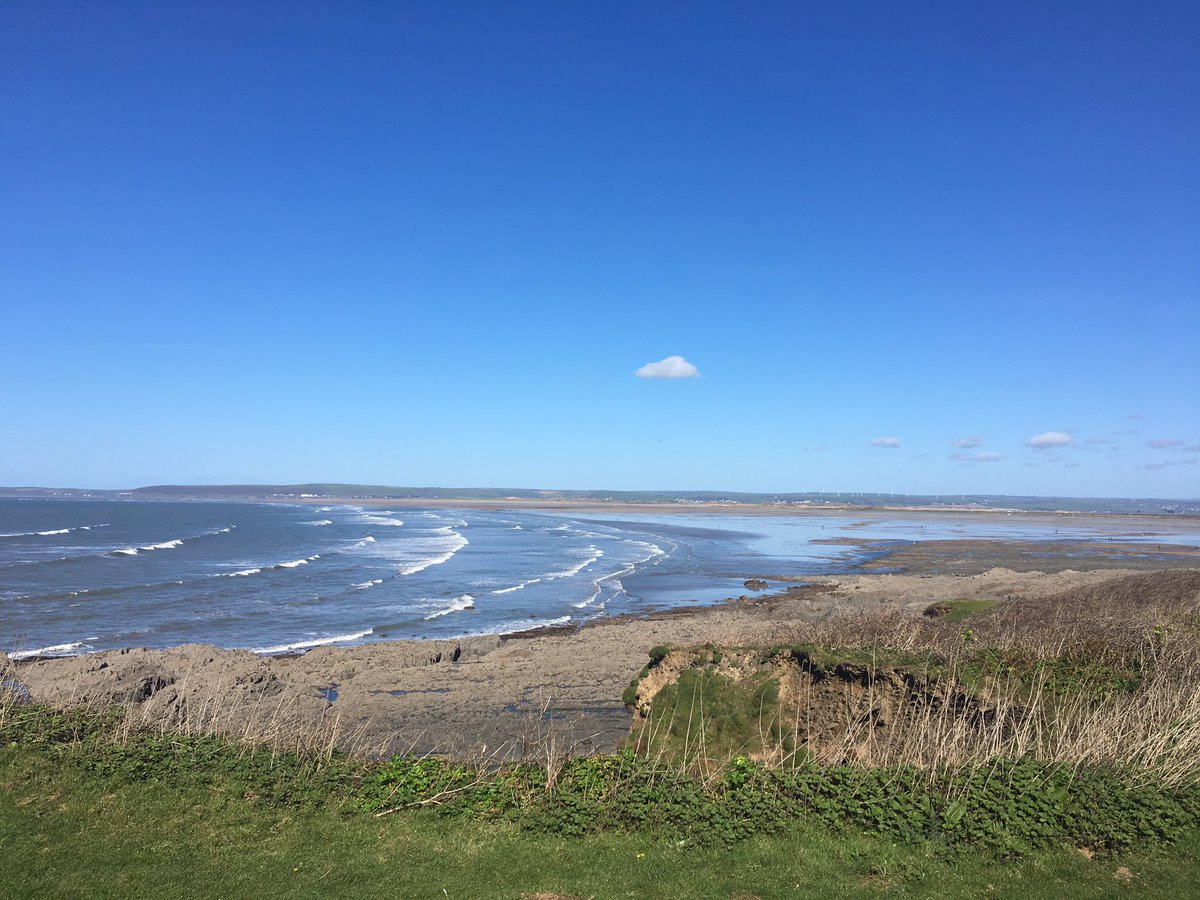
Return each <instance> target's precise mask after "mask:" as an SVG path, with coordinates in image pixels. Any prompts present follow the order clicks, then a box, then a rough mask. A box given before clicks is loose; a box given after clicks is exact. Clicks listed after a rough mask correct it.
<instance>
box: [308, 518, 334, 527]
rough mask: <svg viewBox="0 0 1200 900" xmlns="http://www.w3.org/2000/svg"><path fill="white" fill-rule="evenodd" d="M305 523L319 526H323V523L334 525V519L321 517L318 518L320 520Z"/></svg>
mask: <svg viewBox="0 0 1200 900" xmlns="http://www.w3.org/2000/svg"><path fill="white" fill-rule="evenodd" d="M304 524H305V525H317V526H321V525H332V524H333V519H319V520H318V521H316V522H305V523H304Z"/></svg>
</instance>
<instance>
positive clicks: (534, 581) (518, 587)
mask: <svg viewBox="0 0 1200 900" xmlns="http://www.w3.org/2000/svg"><path fill="white" fill-rule="evenodd" d="M541 580H542V579H540V578H530V579H529V580H528V581H522V582H521V583H520V584H516V585H513V586H512V587H506V588H500V590H498V591H492V593H493V594H511V593H513V592H514V591H520V590H524V589H525V588H527V587H529V585H531V584H537V583H538V582H539V581H541Z"/></svg>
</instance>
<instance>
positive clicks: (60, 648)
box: [8, 637, 96, 659]
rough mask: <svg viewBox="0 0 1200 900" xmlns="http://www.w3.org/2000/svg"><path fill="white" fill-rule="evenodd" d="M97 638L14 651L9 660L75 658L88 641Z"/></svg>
mask: <svg viewBox="0 0 1200 900" xmlns="http://www.w3.org/2000/svg"><path fill="white" fill-rule="evenodd" d="M94 640H96V638H94V637H90V638H84V640H82V641H71V642H70V643H67V644H51V645H50V646H49V647H38V648H37V649H36V650H13V651H11V652H10V653H9V654H8V658H9V659H29V658H30V657H33V656H75V655H76V653H77V652H78V651H79V650H81V649H82V648H83V647H84V646H85V642H86V641H94Z"/></svg>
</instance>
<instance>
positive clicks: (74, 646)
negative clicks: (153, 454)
mask: <svg viewBox="0 0 1200 900" xmlns="http://www.w3.org/2000/svg"><path fill="white" fill-rule="evenodd" d="M1156 530H1157V529H1156ZM964 537H979V538H1013V539H1023V540H1039V539H1042V540H1055V539H1066V538H1072V539H1080V538H1083V539H1096V540H1103V539H1108V538H1113V537H1116V538H1119V539H1121V540H1142V541H1146V542H1160V543H1162V542H1173V543H1177V542H1183V543H1188V544H1196V543H1200V535H1198V534H1196V533H1194V532H1188V531H1182V530H1179V529H1175V530H1174V531H1171V532H1170V533H1167V534H1163V533H1156V534H1153V535H1147V534H1141V533H1138V532H1131V531H1129V530H1128V528H1125V529H1124V530H1122V529H1121V528H1119V527H1116V526H1113V527H1109V528H1108V529H1107V530H1098V529H1097V528H1096V527H1094V526H1092V527H1083V526H1070V525H1064V524H1063V523H1061V522H1058V521H1051V520H1046V521H1045V522H1041V523H1037V522H1034V523H1030V522H1029V521H1028V520H1022V521H1019V522H1012V523H1010V522H1007V521H1006V520H1004V519H1003V518H1000V517H989V518H984V517H980V518H964V517H961V516H957V517H955V516H947V517H945V518H937V517H930V516H925V517H921V518H919V519H916V518H914V519H907V518H905V517H903V516H879V515H875V516H873V517H871V518H870V519H867V520H863V519H862V518H861V517H856V516H854V515H853V514H851V515H822V516H796V517H746V516H737V515H650V516H638V517H637V518H636V520H634V519H631V518H629V517H619V516H602V515H581V516H563V515H550V514H542V513H535V512H524V511H521V512H515V511H514V512H507V511H504V512H487V511H478V510H445V509H407V508H406V509H403V510H388V509H377V508H362V507H356V506H325V507H317V506H289V505H282V504H253V503H190V502H112V501H83V500H40V499H39V500H24V499H22V500H7V499H0V649H3V650H5V651H7V652H9V653H10V654H12V655H14V656H22V655H39V654H41V655H67V654H74V653H84V652H90V651H94V650H102V649H110V648H117V647H127V646H139V647H166V646H173V645H175V644H180V643H186V642H204V643H212V644H216V645H218V646H222V647H231V648H232V647H240V648H249V649H252V650H255V651H258V652H263V653H280V652H286V651H291V650H303V649H305V648H309V647H316V646H320V645H323V644H331V643H339V644H346V643H354V642H362V641H367V640H381V639H400V638H445V637H458V636H463V635H469V634H485V633H504V632H511V631H516V630H522V629H525V628H532V627H542V626H547V625H556V624H566V623H579V622H583V621H586V620H588V619H590V618H594V617H597V616H604V615H614V614H622V613H641V612H648V611H651V610H656V609H663V608H667V607H670V606H678V605H684V604H695V603H709V602H714V601H718V600H721V599H724V598H726V597H729V596H738V595H740V594H744V593H747V591H746V589H745V587H744V586H743V584H742V582H743V580H745V579H746V578H748V577H752V576H762V575H767V576H771V575H774V576H803V575H805V574H835V573H837V572H842V571H846V570H847V569H848V568H849V567H850V566H852V565H853V564H854V563H856V562H858V561H860V560H862V559H863V558H864V557H865V556H867V555H872V554H873V555H878V554H879V552H880V550H879V548H878V547H871V548H864V547H861V546H853V545H843V544H831V543H826V542H827V541H829V540H836V539H839V538H860V539H864V540H872V541H884V542H894V543H905V542H910V541H915V540H933V539H939V538H964Z"/></svg>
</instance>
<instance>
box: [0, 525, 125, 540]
mask: <svg viewBox="0 0 1200 900" xmlns="http://www.w3.org/2000/svg"><path fill="white" fill-rule="evenodd" d="M109 524H110V523H108V522H105V523H104V524H102V525H76V526H74V527H72V528H52V529H50V530H49V531H14V532H13V533H12V534H0V538H22V537H50V536H51V535H55V534H70V533H71V532H73V531H91V530H92V529H93V528H107V527H108V526H109Z"/></svg>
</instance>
